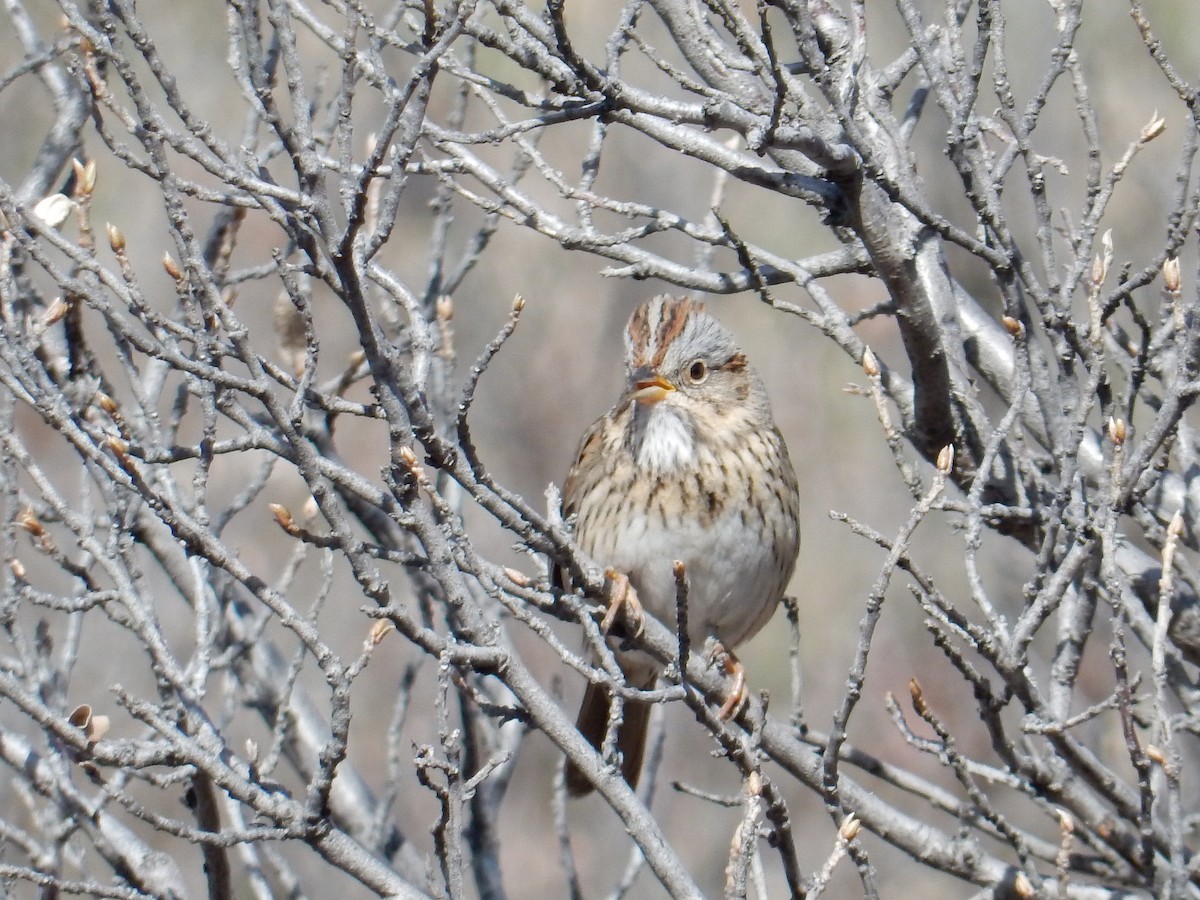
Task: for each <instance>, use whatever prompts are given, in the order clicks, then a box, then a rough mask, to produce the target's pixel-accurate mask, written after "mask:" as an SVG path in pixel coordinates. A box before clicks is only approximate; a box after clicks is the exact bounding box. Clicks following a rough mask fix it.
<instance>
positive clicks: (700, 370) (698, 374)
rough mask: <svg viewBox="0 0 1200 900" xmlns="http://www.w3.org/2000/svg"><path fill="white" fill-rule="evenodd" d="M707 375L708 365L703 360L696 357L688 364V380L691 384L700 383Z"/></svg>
mask: <svg viewBox="0 0 1200 900" xmlns="http://www.w3.org/2000/svg"><path fill="white" fill-rule="evenodd" d="M707 377H708V366H707V365H705V364H704V360H702V359H698V360H696V361H695V362H693V363H692V364H691V365H690V366H688V381H690V382H691V383H692V384H700V383H701V382H702V381H704V379H705V378H707Z"/></svg>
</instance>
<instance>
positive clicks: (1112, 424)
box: [1108, 416, 1125, 446]
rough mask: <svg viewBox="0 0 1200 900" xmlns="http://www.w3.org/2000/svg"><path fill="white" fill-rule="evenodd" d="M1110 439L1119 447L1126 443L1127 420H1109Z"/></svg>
mask: <svg viewBox="0 0 1200 900" xmlns="http://www.w3.org/2000/svg"><path fill="white" fill-rule="evenodd" d="M1108 439H1109V440H1110V441H1112V442H1113V443H1114V444H1117V445H1118V446H1119V445H1121V444H1123V443H1125V420H1124V419H1114V418H1113V417H1112V416H1109V418H1108Z"/></svg>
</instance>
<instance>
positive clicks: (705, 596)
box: [563, 296, 800, 796]
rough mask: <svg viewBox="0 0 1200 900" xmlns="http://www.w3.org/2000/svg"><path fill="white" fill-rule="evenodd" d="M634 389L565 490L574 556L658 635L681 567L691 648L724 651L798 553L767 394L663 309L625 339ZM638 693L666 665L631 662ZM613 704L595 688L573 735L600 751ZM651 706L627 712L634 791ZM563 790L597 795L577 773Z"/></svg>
mask: <svg viewBox="0 0 1200 900" xmlns="http://www.w3.org/2000/svg"><path fill="white" fill-rule="evenodd" d="M625 366H626V371H627V374H628V384H627V386H626V389H625V392H624V393H623V394H622V396H621V399H620V400H619V401H618V403H617V405H616V406H614V407H613V408H612V410H611V411H610V412H609V413H608V415H606V416H604V417H603V418H601V419H600V420H599V421H597V422H596V423H595V424H594V425H592V427H591V428H589V429H588V431H587V433H586V434H585V435H584V436H583V441H582V442H581V444H580V447H579V453H578V455H577V457H576V459H575V464H574V465H573V466H572V467H571V471H570V474H568V476H567V481H566V484H565V485H564V487H563V507H564V512H565V513H566V514H567V515H568V516H574V519H575V537H576V540H577V541H578V543H579V546H580V548H581V549H582V550H583V551H584V552H585V553H587V554H588V555H589V556H590V557H591V558H592V559H594V560H595V561H596V562H598V563H600V564H601V565H604V566H608V567H610V569H611V570H613V571H615V572H616V573H618V577H619V578H622V577H625V576H627V577H628V586H629V587H630V588H632V591H631V592H630V594H631V599H632V595H635V596H636V599H637V601H638V602H640V605H641V607H642V608H643V609H644V610H646V611H648V612H649V613H650V614H651V615H653V616H654V617H655V618H657V619H659V620H660V621H661V622H663V623H664V624H667V625H670V626H674V624H675V621H676V610H675V601H676V582H675V577H674V573H673V562H674V561H675V560H679V561H681V562H683V563H684V565H685V567H686V569H685V571H686V573H687V577H688V582H689V589H688V606H687V610H688V635H689V638H690V640H691V641H692V643H693V645H694V646H701V645H702V644H703V643H704V641H705V640H706V639H708V638H710V637H713V638H716V639H717V640H718V641H719V642H720V643H721V644H722V645H723V646H724V647H725V648H726V649H728V650H732V648H733V647H735V646H737V645H738V644H740V643H742V642H743V641H745V640H748V639H749V638H750V637H752V636H753V635H754V634H755V633H756V632H757V631H758V630H759V629H760V628H762V626H763V625H764V624H766V622H767V620H768V619H769V618H770V617H771V614H772V613H773V612H774V611H775V606H776V604H778V602H779V598H780V596H781V595H782V593H783V590H784V588H785V587H786V585H787V583H788V579H789V578H790V577H791V575H792V569H793V568H794V567H795V562H796V552H797V549H798V548H799V544H800V531H799V523H798V516H799V496H798V493H797V490H796V475H795V473H794V472H793V471H792V464H791V461H790V460H789V459H788V452H787V447H786V446H784V443H783V438H782V437H781V436H780V434H779V430H778V429H777V428H776V427H775V421H774V419H773V418H772V416H771V407H770V403H769V401H768V400H767V392H766V389H765V388H764V387H763V383H762V381H761V380H760V379H759V377H758V373H756V372H755V371H754V369H752V368H751V367H750V364H749V363H748V362H747V361H746V357H745V356H744V355H743V354H742V351H741V350H740V349H738V346H737V344H736V343H735V342H734V339H733V336H732V335H731V334H730V333H729V332H728V331H726V330H725V328H723V327H722V326H721V324H720V323H719V322H717V320H716V319H714V318H713V317H712V316H710V315H709V314H708V313H706V312H705V311H704V307H703V306H702V305H700V304H699V303H697V302H695V301H693V300H690V299H679V298H673V297H668V296H660V297H655V298H654V299H653V300H651V301H650V302H648V303H645V304H643V305H642V306H640V307H638V309H637V310H636V311H635V312H634V314H633V316H632V317H631V318H630V320H629V326H628V328H627V331H626V335H625ZM617 659H618V662H619V663H620V665H621V669H622V671H623V672H624V674H625V678H626V682H627V683H628V684H629V686H630V687H634V688H639V689H643V690H646V689H650V688H651V687H653V685H654V682H655V680H656V679H657V677H658V672H659V668H660V667H659V665H658V663H657V662H655V661H654V660H653V659H652V658H651V657H650V656H649V655H648V654H646V653H644V652H641V651H635V650H623V651H620V652H618V654H617ZM608 713H609V695H608V692H607V691H606V690H605V689H604V688H603V687H601V686H599V685H597V684H593V683H589V684H588V686H587V693H586V694H585V695H584V698H583V706H582V708H581V709H580V711H579V720H578V723H577V724H578V727H579V730H580V731H581V732H582V733H583V735H584V737H586V738H587V739H588V740H589V741H591V743H592V745H593V746H595V747H597V748H598V747H600V745H601V743H602V741H603V739H604V734H605V731H606V729H607V724H608ZM649 715H650V705H649V704H647V703H641V702H637V701H627V702H626V703H625V704H624V710H623V721H622V723H621V726H620V728H619V730H618V732H617V749H618V750H619V751H620V753H621V757H622V762H621V771H622V773H623V775H624V776H625V780H626V781H628V782H629V784H630V785H636V783H637V778H638V774H639V772H640V771H641V764H642V753H643V750H644V748H645V740H646V726H647V723H648V721H649ZM567 786H568V790H569V791H570V792H571V793H572V794H573V795H576V796H578V795H581V794H586V793H587V792H589V791H590V790H591V789H592V784H591V783H590V782H589V781H588V779H587V778H586V777H585V776H584V775H583V773H582V772H581V771H579V770H578V769H576V768H575V767H574V766H570V767H568V770H567Z"/></svg>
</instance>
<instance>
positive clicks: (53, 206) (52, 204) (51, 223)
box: [33, 194, 75, 231]
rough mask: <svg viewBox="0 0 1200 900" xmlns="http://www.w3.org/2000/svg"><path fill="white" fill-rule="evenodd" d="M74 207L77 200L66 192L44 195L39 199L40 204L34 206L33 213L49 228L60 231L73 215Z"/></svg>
mask: <svg viewBox="0 0 1200 900" xmlns="http://www.w3.org/2000/svg"><path fill="white" fill-rule="evenodd" d="M74 209H75V201H74V200H72V199H71V198H70V197H68V196H66V195H65V194H51V195H50V196H49V197H43V198H42V199H41V200H39V201H38V204H37V205H36V206H35V207H34V208H33V214H34V215H35V216H37V217H38V218H39V219H40V220H41V221H42V224H43V225H45V226H46V227H47V228H52V229H54V230H55V231H58V230H59V229H61V228H62V227H63V224H64V223H65V222H66V221H67V219H69V218H70V217H71V213H72V212H73V211H74Z"/></svg>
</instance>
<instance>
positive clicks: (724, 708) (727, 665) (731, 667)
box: [708, 641, 748, 722]
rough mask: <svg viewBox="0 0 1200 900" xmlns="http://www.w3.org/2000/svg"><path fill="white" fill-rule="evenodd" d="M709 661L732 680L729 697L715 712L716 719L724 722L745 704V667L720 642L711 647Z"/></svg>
mask: <svg viewBox="0 0 1200 900" xmlns="http://www.w3.org/2000/svg"><path fill="white" fill-rule="evenodd" d="M708 658H709V660H710V661H711V662H712V663H713V664H714V665H717V666H720V668H721V670H722V671H723V672H724V673H725V674H726V675H728V676H730V677H731V678H733V687H732V688H730V691H729V695H728V696H727V697H726V698H725V702H724V703H722V704H721V708H720V710H718V711H717V717H718V718H719V719H720V720H721V721H722V722H726V721H728V720H729V719H732V718H733V717H734V716H735V715H737V713H738V711H739V710H740V709H741V708H742V706H743V704H745V702H746V698H747V696H748V695H747V692H746V667H745V666H743V665H742V662H741V660H739V659H738V658H737V657H736V656H734V654H733V651H732V650H726V649H725V647H724V645H723V644H721V642H720V641H717V642H715V643H714V644H713V645H712V649H711V651H710V652H709V656H708Z"/></svg>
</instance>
